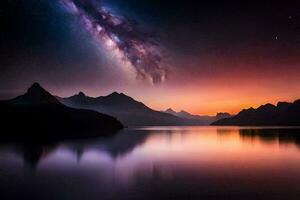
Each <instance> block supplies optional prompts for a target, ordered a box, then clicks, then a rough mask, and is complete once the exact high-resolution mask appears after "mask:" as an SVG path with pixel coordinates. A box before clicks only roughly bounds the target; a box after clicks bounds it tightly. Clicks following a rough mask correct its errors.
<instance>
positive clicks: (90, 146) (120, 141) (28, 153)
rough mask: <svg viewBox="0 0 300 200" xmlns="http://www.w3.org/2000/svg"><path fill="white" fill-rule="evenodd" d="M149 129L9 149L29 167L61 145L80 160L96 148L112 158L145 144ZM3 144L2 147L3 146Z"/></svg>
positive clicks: (16, 146)
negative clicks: (85, 153)
mask: <svg viewBox="0 0 300 200" xmlns="http://www.w3.org/2000/svg"><path fill="white" fill-rule="evenodd" d="M148 135H149V134H148V132H147V131H139V132H138V134H136V133H134V134H133V133H131V132H130V131H129V130H124V131H122V132H120V133H119V134H117V135H115V136H112V137H105V138H99V139H93V140H76V141H69V142H63V143H60V144H59V143H48V144H46V143H44V144H38V143H19V144H13V145H9V146H10V147H12V148H9V149H8V150H9V151H10V152H14V153H16V154H17V155H20V156H22V157H23V159H24V161H25V164H26V165H27V166H29V167H32V168H35V167H36V166H37V165H38V164H39V162H40V161H41V160H43V159H45V158H47V157H48V156H50V155H51V154H52V153H53V152H55V151H56V150H57V149H58V148H59V147H61V146H63V147H65V148H67V149H68V150H71V151H72V152H73V153H74V154H75V155H76V156H77V160H80V158H81V156H82V155H83V154H84V152H86V151H88V150H95V151H99V152H102V153H107V154H108V155H109V156H110V157H111V158H112V159H115V158H118V157H121V156H124V155H126V154H128V153H130V152H131V151H133V150H134V149H135V148H136V147H137V146H139V145H141V144H143V143H144V142H145V141H146V138H147V137H148ZM1 146H2V147H1ZM1 146H0V152H1V151H5V150H6V149H7V148H5V147H7V145H6V144H1Z"/></svg>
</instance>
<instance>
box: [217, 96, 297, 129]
mask: <svg viewBox="0 0 300 200" xmlns="http://www.w3.org/2000/svg"><path fill="white" fill-rule="evenodd" d="M212 125H222V126H223V125H227V126H230V125H237V126H300V100H296V101H295V102H293V103H288V102H279V103H278V104H277V105H276V106H275V105H272V104H266V105H262V106H260V107H258V108H257V109H254V108H249V109H244V110H242V111H241V112H240V113H238V114H237V115H236V116H233V117H230V118H226V119H221V120H219V121H216V122H213V123H212Z"/></svg>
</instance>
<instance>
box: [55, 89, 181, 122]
mask: <svg viewBox="0 0 300 200" xmlns="http://www.w3.org/2000/svg"><path fill="white" fill-rule="evenodd" d="M57 98H58V100H59V101H60V102H61V103H63V104H64V105H67V106H70V107H73V108H81V109H90V110H95V111H98V112H101V113H105V114H108V115H111V116H114V117H116V118H117V119H119V120H120V121H121V122H122V123H123V124H125V125H126V126H159V125H164V126H166V125H170V126H171V125H184V124H185V122H184V121H183V120H182V119H181V118H179V117H176V116H174V115H171V114H168V113H164V112H159V111H155V110H153V109H151V108H149V107H147V106H146V105H145V104H143V103H142V102H139V101H136V100H135V99H133V98H132V97H130V96H127V95H125V94H123V93H118V92H113V93H111V94H109V95H107V96H100V97H95V98H94V97H88V96H86V95H84V93H83V92H80V93H79V94H76V95H73V96H71V97H67V98H61V97H57Z"/></svg>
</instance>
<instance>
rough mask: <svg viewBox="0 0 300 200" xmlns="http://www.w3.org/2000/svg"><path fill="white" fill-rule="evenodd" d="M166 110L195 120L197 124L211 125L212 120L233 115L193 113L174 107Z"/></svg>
mask: <svg viewBox="0 0 300 200" xmlns="http://www.w3.org/2000/svg"><path fill="white" fill-rule="evenodd" d="M165 112H166V113H169V114H172V115H175V116H177V117H180V118H182V119H185V120H190V121H191V120H193V121H194V123H195V124H196V125H210V124H211V123H212V122H215V121H217V120H220V119H224V118H228V117H231V115H230V114H229V113H218V114H217V115H216V116H208V115H193V114H191V113H189V112H186V111H184V110H182V111H180V112H176V111H174V110H173V109H172V108H169V109H167V110H166V111H165Z"/></svg>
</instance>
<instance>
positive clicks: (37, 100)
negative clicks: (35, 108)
mask: <svg viewBox="0 0 300 200" xmlns="http://www.w3.org/2000/svg"><path fill="white" fill-rule="evenodd" d="M10 103H13V104H20V105H41V104H61V103H60V102H59V101H58V100H57V99H56V98H55V97H54V96H52V95H51V94H50V93H49V92H48V91H47V90H45V89H44V88H43V87H42V86H41V85H40V84H39V83H37V82H35V83H33V84H32V85H31V86H30V87H29V88H28V90H27V92H26V93H25V94H24V95H22V96H19V97H17V98H15V99H12V100H10Z"/></svg>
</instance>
